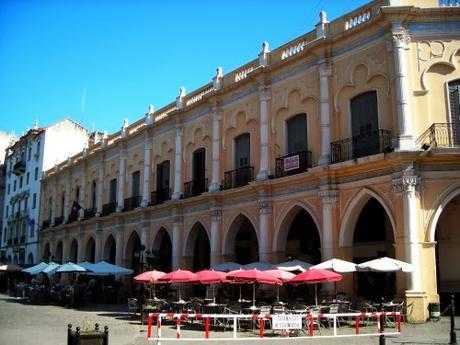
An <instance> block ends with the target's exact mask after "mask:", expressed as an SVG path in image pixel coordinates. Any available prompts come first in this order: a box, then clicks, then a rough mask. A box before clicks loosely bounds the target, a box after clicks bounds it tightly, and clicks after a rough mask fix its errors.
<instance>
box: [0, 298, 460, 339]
mask: <svg viewBox="0 0 460 345" xmlns="http://www.w3.org/2000/svg"><path fill="white" fill-rule="evenodd" d="M96 322H98V323H99V324H100V325H101V326H102V327H103V326H105V325H107V326H108V327H109V344H110V345H128V344H131V345H141V344H145V345H147V344H154V342H152V341H150V342H149V341H147V339H146V332H147V326H146V325H140V322H139V318H133V317H132V316H131V315H129V314H128V308H127V305H124V304H119V305H107V304H101V305H91V306H87V307H84V308H81V309H78V310H75V309H66V308H63V307H57V306H49V305H30V304H24V303H23V302H22V301H21V300H20V299H16V298H13V297H9V296H6V295H0V344H2V345H29V344H30V345H32V344H33V345H35V344H44V345H65V344H66V342H67V324H68V323H71V324H73V325H74V326H77V325H79V326H82V327H93V325H94V323H96ZM456 324H457V326H458V327H460V317H457V318H456ZM449 327H450V320H449V318H447V317H444V318H442V320H441V321H439V322H427V323H425V324H420V325H411V324H404V325H403V335H402V336H400V337H392V338H387V341H386V343H387V344H405V345H408V344H448V343H449V329H450V328H449ZM162 329H163V335H167V336H171V337H173V336H174V335H175V327H172V326H164V327H163V328H162ZM269 332H270V331H269ZM325 332H327V330H326V331H325ZM227 333H228V334H230V332H227ZM323 333H324V332H323ZM250 334H251V335H254V337H255V338H254V340H250V341H244V342H241V341H238V342H234V341H223V340H222V341H219V342H218V343H219V344H220V345H222V344H223V345H227V344H241V343H250V344H256V343H262V344H267V345H274V344H276V343H277V342H279V339H270V340H264V341H263V342H261V341H258V340H257V338H256V334H255V333H251V332H245V334H244V335H243V336H248V335H250ZM183 335H184V337H203V332H202V331H192V330H189V331H183ZM222 335H223V332H218V333H212V334H211V337H213V336H219V337H221V336H222ZM283 341H286V339H283ZM289 342H290V343H292V344H305V343H307V344H313V343H314V344H324V345H334V344H363V345H364V344H378V343H379V340H378V338H374V337H372V338H370V337H361V338H341V339H317V338H316V339H295V338H290V339H289ZM168 343H169V344H171V343H176V342H168V341H163V342H162V344H168ZM184 343H186V344H187V345H189V344H190V345H191V344H198V343H200V342H197V341H193V342H192V341H188V342H185V341H184ZM202 343H205V342H202ZM215 343H216V342H211V343H210V344H215Z"/></svg>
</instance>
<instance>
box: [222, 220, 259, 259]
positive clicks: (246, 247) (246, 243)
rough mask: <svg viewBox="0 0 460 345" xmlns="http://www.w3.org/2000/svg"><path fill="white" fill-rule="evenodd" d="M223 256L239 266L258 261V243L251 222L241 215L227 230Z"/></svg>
mask: <svg viewBox="0 0 460 345" xmlns="http://www.w3.org/2000/svg"><path fill="white" fill-rule="evenodd" d="M224 254H225V255H228V256H232V258H229V259H230V260H231V261H235V262H237V263H239V264H242V265H244V264H248V263H251V262H254V261H259V242H258V238H257V233H256V231H255V229H254V226H253V225H252V222H251V221H250V220H249V218H248V217H246V216H245V215H243V214H239V215H238V216H237V217H236V218H235V220H234V221H233V223H232V225H231V226H230V228H229V230H228V235H227V239H226V241H225V252H224Z"/></svg>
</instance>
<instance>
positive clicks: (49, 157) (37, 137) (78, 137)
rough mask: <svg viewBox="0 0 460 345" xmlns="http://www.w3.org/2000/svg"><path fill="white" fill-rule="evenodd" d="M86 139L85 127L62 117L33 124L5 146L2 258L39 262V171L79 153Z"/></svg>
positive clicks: (18, 261) (40, 172)
mask: <svg viewBox="0 0 460 345" xmlns="http://www.w3.org/2000/svg"><path fill="white" fill-rule="evenodd" d="M87 141H88V131H87V130H86V129H85V128H83V127H82V126H80V125H79V124H77V123H76V122H74V121H72V120H69V119H64V120H62V121H59V122H57V123H55V124H53V125H51V126H48V127H38V125H37V123H36V124H35V126H34V128H32V129H30V130H28V131H27V133H25V134H24V135H22V136H21V137H19V138H15V140H13V142H12V143H11V145H9V146H8V147H7V149H6V156H5V172H6V177H5V198H4V204H3V203H2V206H3V209H2V211H3V213H2V220H3V232H2V236H1V239H0V241H1V242H0V243H1V260H2V261H6V262H9V263H16V264H18V263H19V264H22V265H23V264H29V265H31V264H34V263H37V262H39V258H38V231H37V230H38V229H39V213H40V212H39V210H40V190H41V188H40V187H41V184H40V180H41V177H42V172H43V171H46V170H48V169H50V168H51V167H52V166H54V165H55V164H56V163H57V162H61V161H62V160H63V159H65V158H66V157H69V156H73V155H75V154H76V153H77V152H81V150H82V148H83V147H84V146H85V145H86V143H87Z"/></svg>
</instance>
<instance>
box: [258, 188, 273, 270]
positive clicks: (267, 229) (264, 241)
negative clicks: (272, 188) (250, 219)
mask: <svg viewBox="0 0 460 345" xmlns="http://www.w3.org/2000/svg"><path fill="white" fill-rule="evenodd" d="M257 207H258V209H259V260H260V261H268V262H270V261H272V254H273V251H272V246H271V244H272V236H273V231H272V227H273V222H272V219H271V217H272V212H273V205H272V201H271V197H270V195H269V192H268V191H262V192H259V196H258V200H257Z"/></svg>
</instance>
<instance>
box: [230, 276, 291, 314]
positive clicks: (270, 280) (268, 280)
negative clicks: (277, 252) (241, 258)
mask: <svg viewBox="0 0 460 345" xmlns="http://www.w3.org/2000/svg"><path fill="white" fill-rule="evenodd" d="M227 280H230V281H231V280H233V281H235V282H237V283H253V288H252V307H253V308H255V304H256V284H255V283H262V284H271V285H273V284H277V285H281V284H282V283H283V282H282V281H281V280H280V279H278V278H276V277H274V276H273V275H271V274H270V273H267V271H259V270H258V269H256V268H254V269H252V270H236V271H232V272H229V273H227Z"/></svg>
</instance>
